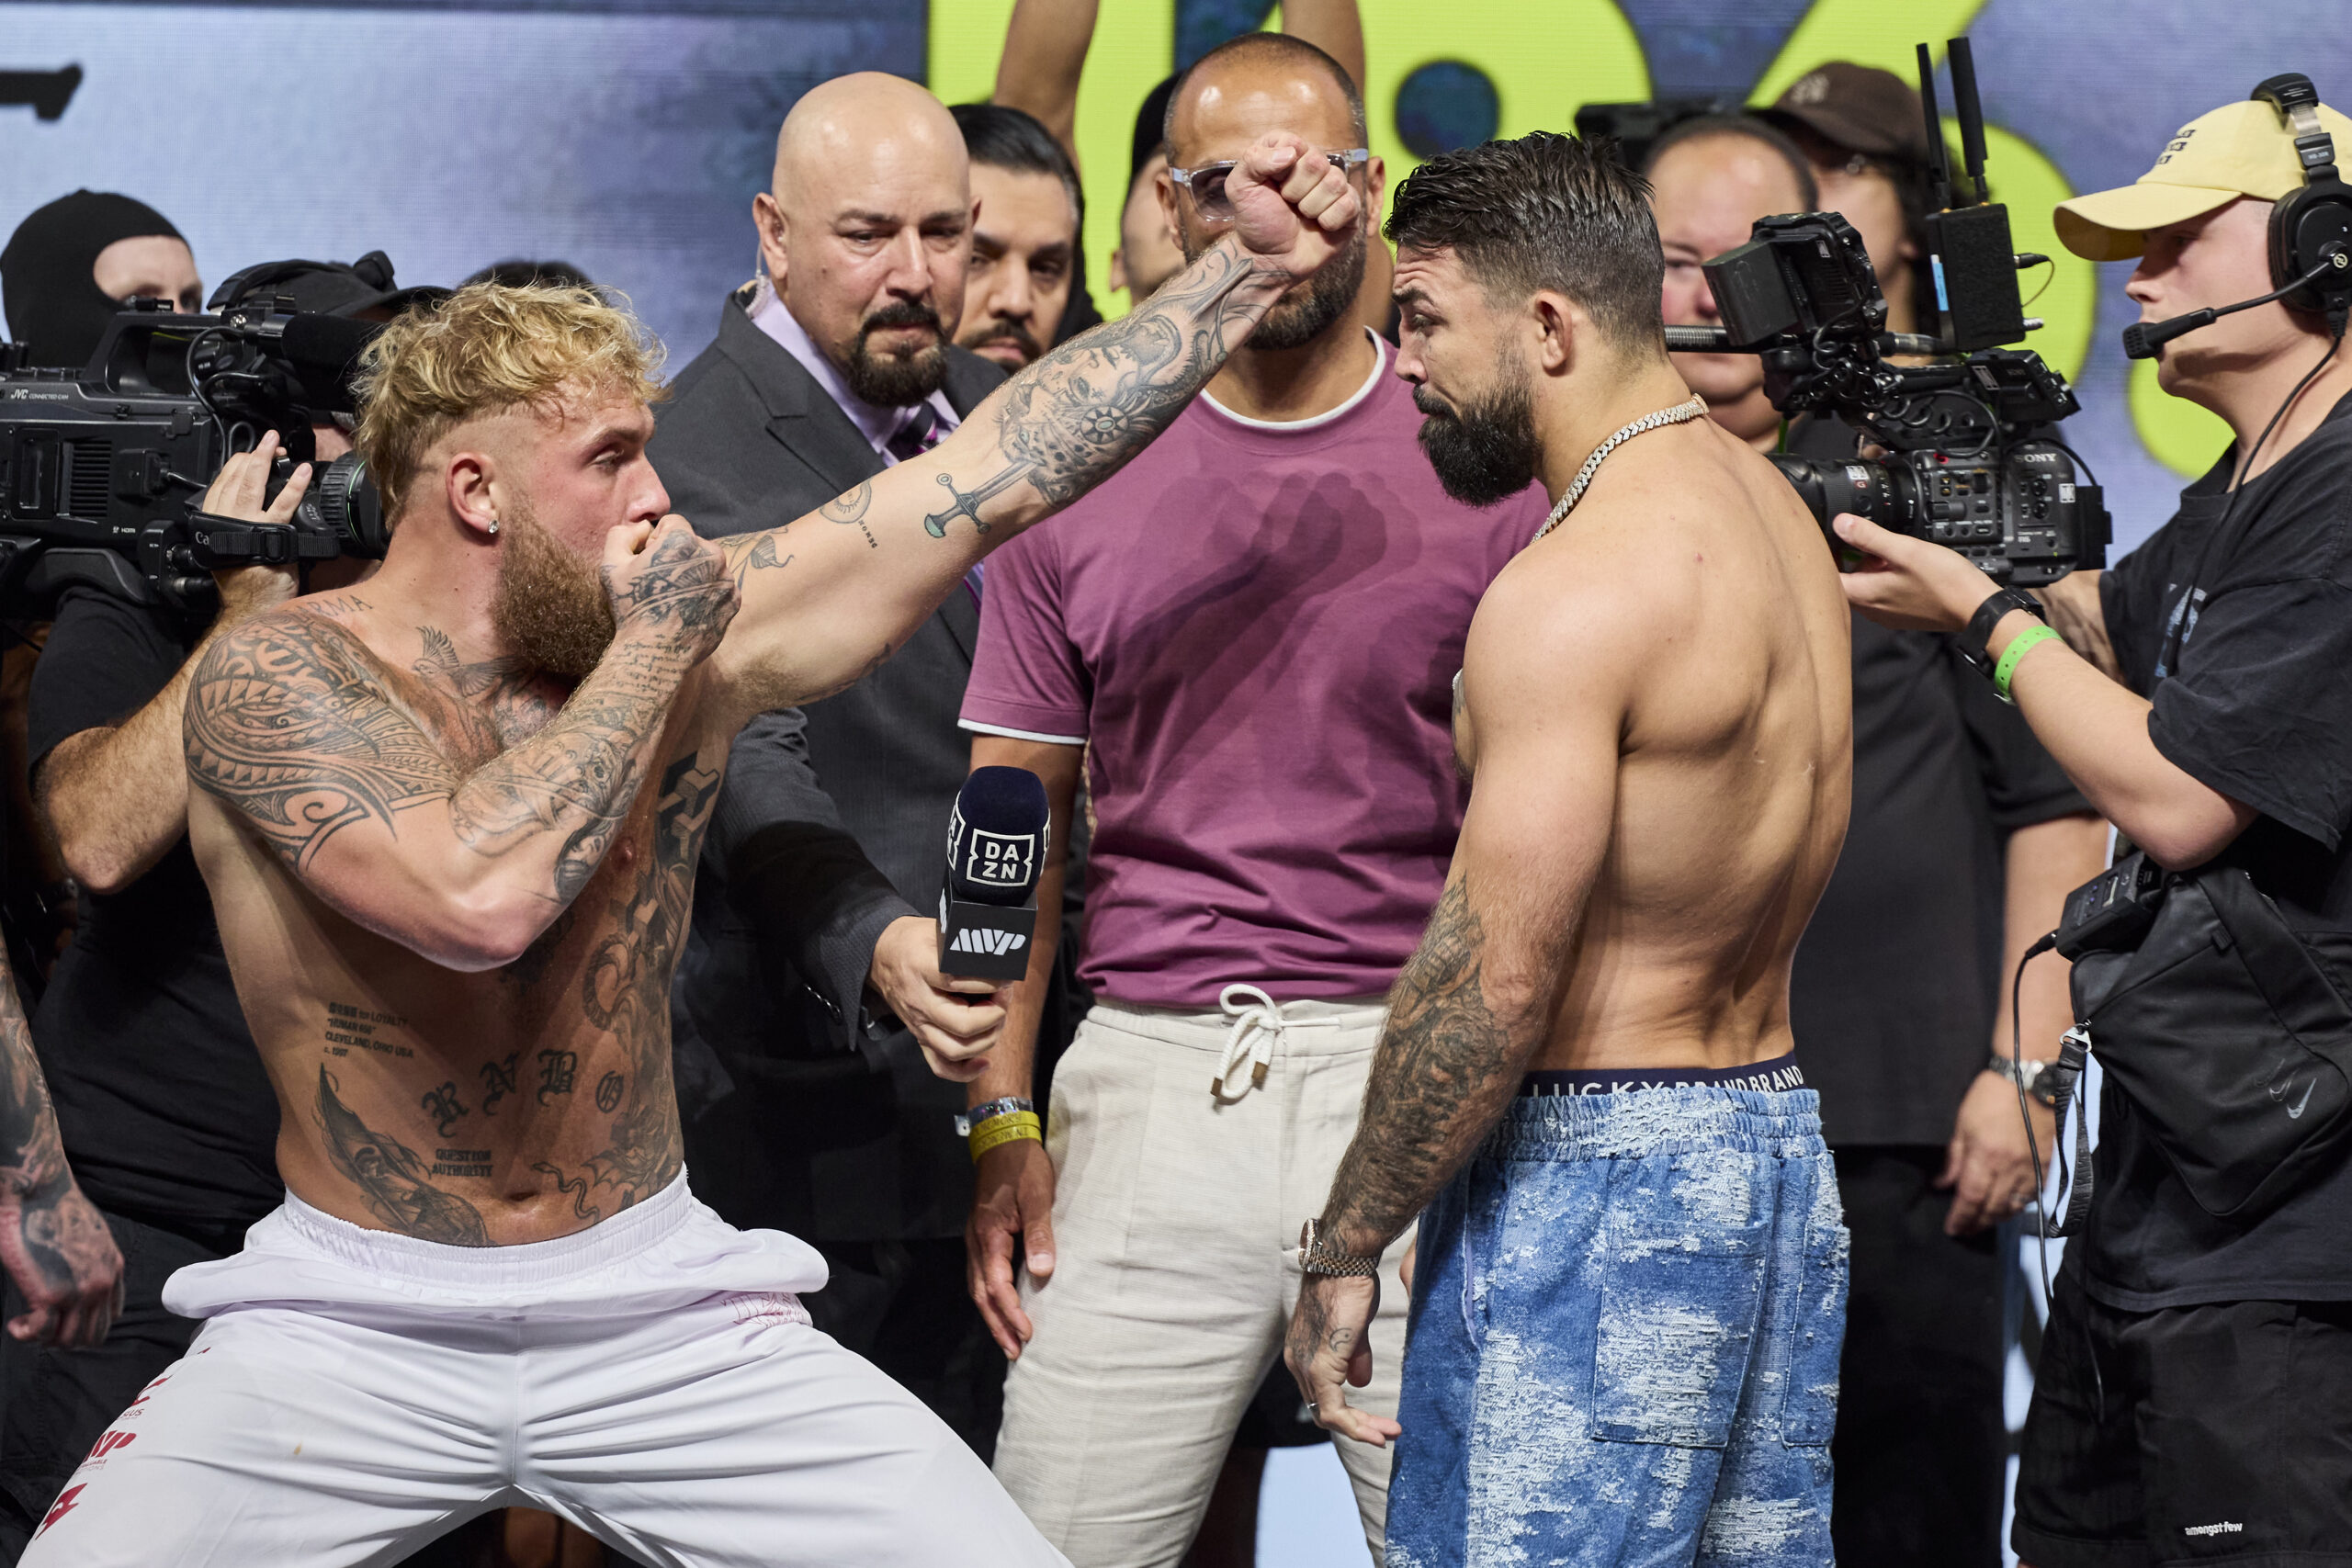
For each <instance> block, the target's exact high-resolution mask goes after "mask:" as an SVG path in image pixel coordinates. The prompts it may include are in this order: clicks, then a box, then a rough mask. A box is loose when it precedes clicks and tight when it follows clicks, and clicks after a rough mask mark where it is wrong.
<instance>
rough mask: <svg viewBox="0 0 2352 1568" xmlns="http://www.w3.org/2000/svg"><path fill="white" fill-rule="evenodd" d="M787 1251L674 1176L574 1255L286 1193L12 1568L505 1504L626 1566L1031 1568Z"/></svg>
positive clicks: (340, 1545)
mask: <svg viewBox="0 0 2352 1568" xmlns="http://www.w3.org/2000/svg"><path fill="white" fill-rule="evenodd" d="M824 1278H825V1265H824V1262H823V1259H822V1258H820V1257H819V1256H818V1255H817V1254H816V1253H815V1252H814V1251H813V1250H812V1249H811V1248H809V1247H807V1246H805V1245H804V1244H802V1243H800V1242H798V1241H796V1240H794V1239H793V1238H791V1237H790V1236H787V1235H781V1234H780V1233H777V1232H774V1231H738V1230H735V1229H734V1228H732V1227H731V1226H729V1225H728V1224H725V1223H724V1222H723V1221H721V1220H720V1219H719V1218H718V1215H716V1214H714V1213H711V1212H710V1211H709V1210H707V1209H706V1208H704V1207H703V1206H702V1205H701V1204H699V1203H697V1202H695V1201H694V1198H693V1196H692V1194H691V1193H689V1192H688V1191H687V1190H686V1183H685V1179H684V1177H681V1178H679V1179H678V1180H677V1181H675V1182H673V1184H672V1185H671V1186H670V1187H669V1188H668V1189H667V1190H664V1191H662V1193H660V1194H659V1195H657V1196H655V1197H654V1198H652V1199H651V1200H650V1201H647V1202H644V1203H641V1204H639V1205H638V1206H637V1207H636V1208H633V1209H629V1210H626V1211H624V1212H623V1213H620V1214H617V1215H616V1216H615V1217H613V1218H612V1219H609V1220H606V1221H605V1222H603V1223H602V1224H597V1225H594V1226H593V1227H591V1228H590V1229H588V1230H585V1231H582V1232H580V1233H579V1234H577V1235H570V1236H565V1237H562V1238H560V1239H559V1240H555V1241H547V1242H537V1243H533V1244H531V1245H528V1246H524V1247H445V1246H441V1245H439V1244H436V1243H433V1242H425V1241H418V1240H415V1239H413V1238H411V1237H407V1236H398V1235H387V1234H385V1233H382V1232H378V1231H369V1230H363V1229H361V1228H360V1227H359V1226H356V1225H353V1224H346V1223H345V1222H344V1221H341V1220H338V1219H335V1218H334V1217H333V1216H331V1215H328V1214H324V1213H320V1212H319V1211H317V1210H315V1209H312V1208H311V1207H310V1206H309V1205H308V1204H305V1203H303V1202H301V1201H300V1200H298V1199H296V1198H293V1197H291V1196H290V1195H289V1196H288V1199H287V1201H286V1206H285V1207H284V1208H282V1209H280V1210H279V1211H277V1213H274V1214H272V1215H270V1216H269V1217H268V1218H266V1219H265V1220H263V1221H262V1222H261V1223H260V1224H257V1225H255V1226H254V1228H253V1230H252V1231H251V1232H250V1233H249V1235H248V1236H247V1240H246V1244H245V1249H244V1251H243V1252H242V1253H240V1254H238V1255H237V1256H236V1257H234V1258H227V1259H224V1260H223V1261H221V1262H219V1263H208V1264H200V1265H198V1266H197V1267H194V1268H191V1269H182V1270H181V1271H180V1272H179V1273H177V1274H175V1275H174V1276H173V1277H172V1279H171V1280H170V1282H169V1283H168V1284H167V1285H166V1286H165V1288H164V1304H165V1305H167V1306H169V1307H170V1308H171V1309H172V1310H173V1311H175V1312H177V1313H181V1314H185V1315H187V1316H192V1317H204V1318H208V1319H209V1322H207V1323H206V1325H205V1326H204V1328H203V1330H202V1331H201V1332H200V1333H199V1334H198V1336H197V1337H196V1342H195V1343H194V1345H192V1346H191V1347H190V1348H189V1350H188V1353H187V1356H186V1357H184V1358H183V1359H181V1360H179V1361H178V1362H176V1363H175V1364H174V1365H173V1366H172V1367H171V1368H170V1370H168V1371H165V1372H164V1373H163V1375H161V1376H160V1377H158V1378H156V1379H155V1381H154V1382H152V1383H150V1384H149V1385H148V1386H147V1389H146V1391H145V1392H144V1393H141V1395H140V1397H139V1398H138V1399H137V1400H135V1401H133V1402H132V1404H131V1405H130V1409H128V1410H126V1411H124V1412H123V1413H122V1415H121V1416H118V1417H117V1418H116V1420H115V1423H114V1425H113V1427H111V1428H109V1429H108V1431H107V1434H106V1435H105V1436H104V1437H102V1438H99V1440H98V1443H97V1446H96V1448H95V1449H94V1450H92V1451H91V1454H90V1457H89V1458H88V1459H87V1460H85V1461H84V1462H83V1465H82V1467H81V1469H79V1470H78V1471H76V1472H74V1476H73V1479H72V1480H71V1481H69V1482H68V1483H66V1486H65V1489H64V1491H63V1492H62V1493H61V1494H60V1495H59V1496H58V1499H57V1501H56V1503H55V1504H54V1505H52V1506H51V1509H50V1512H49V1517H48V1521H47V1523H46V1524H45V1525H44V1526H43V1528H42V1529H41V1531H40V1534H39V1535H37V1536H36V1537H35V1538H34V1540H33V1543H32V1546H31V1548H30V1550H29V1551H27V1553H26V1554H25V1557H24V1562H25V1565H26V1568H117V1565H120V1568H130V1565H132V1564H138V1565H141V1568H161V1565H164V1564H173V1565H177V1564H195V1563H218V1564H222V1565H234V1568H252V1565H254V1564H262V1563H266V1564H268V1565H269V1568H310V1565H312V1564H318V1565H322V1568H323V1565H326V1564H336V1565H343V1564H363V1563H391V1562H399V1561H400V1560H401V1558H403V1557H404V1556H406V1555H407V1554H408V1553H409V1552H410V1551H413V1549H414V1548H415V1547H416V1546H417V1545H419V1544H420V1543H422V1542H424V1541H425V1540H430V1539H431V1538H432V1537H434V1536H436V1535H438V1534H440V1533H442V1532H443V1531H445V1530H447V1529H452V1528H454V1527H455V1526H457V1525H458V1524H460V1523H462V1522H464V1521H465V1520H466V1519H468V1518H470V1517H473V1516H475V1515H477V1514H480V1513H481V1512H483V1511H484V1510H486V1509H489V1508H494V1507H503V1506H507V1505H509V1504H522V1505H527V1506H532V1507H537V1508H544V1509H546V1510H548V1512H550V1513H554V1514H559V1515H560V1516H562V1517H565V1518H568V1519H570V1520H571V1521H572V1522H574V1523H575V1524H578V1525H579V1526H580V1527H581V1528H582V1529H586V1530H588V1531H590V1532H591V1533H593V1534H594V1535H596V1536H598V1537H599V1538H601V1539H602V1540H605V1541H607V1542H609V1543H611V1544H612V1545H614V1546H616V1547H618V1548H620V1549H621V1550H622V1551H627V1552H628V1553H629V1554H630V1555H631V1556H633V1557H636V1558H638V1559H639V1560H640V1561H642V1562H648V1563H652V1564H656V1565H657V1568H672V1565H684V1564H695V1565H701V1564H712V1565H717V1564H744V1565H746V1568H749V1565H751V1564H754V1563H756V1564H762V1565H763V1568H764V1565H768V1564H808V1565H810V1568H816V1565H818V1564H824V1565H827V1568H832V1565H837V1564H850V1563H854V1564H860V1565H864V1564H882V1563H891V1564H905V1565H907V1568H937V1565H941V1564H950V1563H972V1564H991V1565H992V1564H998V1563H1012V1564H1024V1565H1025V1564H1041V1565H1043V1564H1056V1563H1062V1562H1063V1559H1062V1557H1061V1555H1060V1554H1059V1553H1058V1552H1057V1551H1054V1550H1053V1549H1052V1548H1051V1547H1049V1546H1047V1545H1046V1543H1045V1541H1044V1540H1041V1539H1039V1537H1038V1535H1037V1532H1036V1531H1035V1529H1032V1528H1031V1527H1030V1525H1029V1522H1028V1521H1027V1520H1026V1519H1024V1518H1023V1517H1022V1516H1021V1513H1020V1510H1019V1509H1017V1508H1016V1507H1014V1506H1013V1504H1012V1499H1011V1498H1009V1497H1007V1496H1006V1495H1005V1494H1004V1492H1003V1490H1002V1488H1001V1487H1000V1486H998V1484H997V1483H996V1482H995V1481H994V1480H992V1479H991V1478H990V1477H989V1472H988V1471H987V1469H986V1468H985V1467H984V1466H983V1465H982V1464H981V1463H980V1461H978V1459H977V1458H976V1457H974V1455H973V1454H972V1452H971V1450H969V1449H967V1448H966V1447H965V1446H964V1444H963V1443H962V1441H961V1440H959V1439H958V1438H956V1435H955V1434H954V1433H953V1432H951V1431H949V1430H948V1428H947V1427H946V1426H945V1425H944V1424H943V1423H942V1422H941V1421H940V1420H939V1419H938V1418H937V1417H936V1416H933V1415H932V1414H931V1412H930V1411H928V1410H926V1409H925V1408H923V1406H922V1404H921V1403H919V1402H918V1401H917V1400H916V1399H915V1398H914V1396H913V1395H911V1394H910V1393H907V1392H906V1391H904V1390H903V1389H901V1388H899V1385H898V1384H896V1383H894V1382H891V1381H890V1380H889V1379H888V1378H887V1377H885V1376H883V1374H882V1373H880V1372H878V1371H875V1369H874V1368H873V1367H871V1366H870V1365H868V1364H867V1363H866V1362H865V1361H864V1360H863V1359H860V1358H858V1357H857V1356H854V1355H853V1354H851V1353H850V1352H849V1351H847V1350H844V1349H842V1348H841V1347H839V1346H838V1345H836V1344H834V1343H833V1341H832V1340H831V1338H829V1337H826V1336H824V1335H822V1334H820V1333H819V1332H817V1331H816V1330H815V1329H813V1328H811V1327H809V1317H808V1314H807V1313H806V1312H804V1311H803V1310H802V1309H801V1306H800V1303H799V1301H798V1299H797V1295H796V1294H795V1293H794V1292H799V1291H807V1290H813V1289H816V1288H817V1287H819V1286H820V1285H822V1284H823V1283H824Z"/></svg>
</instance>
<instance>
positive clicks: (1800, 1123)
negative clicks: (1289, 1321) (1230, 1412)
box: [1387, 1075, 1847, 1568]
mask: <svg viewBox="0 0 2352 1568" xmlns="http://www.w3.org/2000/svg"><path fill="white" fill-rule="evenodd" d="M1792 1076H1793V1075H1792ZM1846 1253H1847V1235H1846V1227H1845V1225H1844V1224H1843V1219H1842V1211H1841V1209H1840V1207H1839V1204H1838V1181H1837V1173H1836V1170H1835V1168H1834V1167H1833V1166H1832V1165H1831V1163H1830V1156H1829V1151H1828V1149H1827V1147H1826V1145H1824V1144H1823V1142H1822V1138H1821V1118H1820V1100H1819V1097H1818V1096H1816V1095H1815V1092H1814V1091H1813V1090H1811V1089H1802V1088H1799V1089H1776V1090H1757V1089H1736V1088H1725V1087H1720V1086H1717V1085H1713V1084H1704V1085H1693V1084H1684V1085H1677V1086H1673V1087H1666V1088H1657V1089H1639V1090H1635V1091H1633V1092H1621V1093H1600V1094H1581V1095H1574V1094H1571V1095H1544V1096H1535V1095H1524V1094H1523V1095H1521V1097H1520V1098H1519V1099H1517V1100H1514V1101H1513V1102H1512V1105H1511V1109H1510V1111H1509V1112H1508V1113H1507V1114H1506V1115H1505V1117H1504V1120H1503V1122H1501V1124H1500V1125H1499V1126H1498V1127H1497V1128H1496V1130H1495V1132H1494V1134H1492V1135H1491V1136H1490V1137H1489V1138H1488V1140H1487V1144H1486V1145H1485V1147H1484V1148H1483V1149H1482V1150H1481V1151H1480V1153H1479V1155H1478V1156H1477V1157H1476V1159H1474V1160H1473V1161H1472V1162H1471V1163H1470V1164H1469V1165H1468V1166H1466V1167H1465V1168H1464V1169H1463V1170H1462V1172H1461V1173H1460V1174H1459V1175H1457V1176H1456V1177H1455V1178H1454V1179H1453V1182H1451V1183H1450V1184H1449V1185H1448V1186H1447V1187H1446V1188H1445V1189H1444V1190H1442V1192H1440V1193H1439V1195H1438V1197H1437V1199H1436V1201H1434V1202H1432V1203H1431V1204H1430V1207H1429V1209H1428V1211H1427V1212H1426V1213H1424V1214H1423V1215H1422V1216H1421V1230H1420V1242H1419V1258H1418V1260H1417V1268H1418V1273H1417V1276H1416V1278H1415V1280H1414V1284H1415V1290H1414V1294H1413V1306H1412V1316H1411V1326H1410V1328H1409V1330H1408V1338H1407V1342H1406V1351H1405V1382H1404V1396H1403V1401H1402V1404H1401V1406H1400V1408H1399V1409H1398V1411H1397V1419H1398V1420H1399V1421H1400V1422H1401V1423H1402V1424H1403V1426H1404V1428H1405V1435H1404V1437H1403V1438H1401V1439H1399V1441H1398V1443H1397V1463H1396V1472H1395V1477H1394V1479H1393V1481H1392V1482H1391V1483H1390V1486H1389V1495H1388V1559H1387V1560H1388V1568H1489V1565H1499V1564H1514V1565H1516V1564H1563V1565H1569V1564H1572V1565H1575V1568H1604V1565H1615V1564H1634V1563H1639V1564H1642V1565H1644V1568H1652V1565H1659V1568H1663V1565H1669V1564H1685V1563H1691V1564H1702V1565H1707V1568H1729V1565H1732V1564H1738V1565H1740V1568H1799V1565H1803V1568H1822V1565H1824V1564H1827V1563H1829V1562H1831V1561H1832V1552H1831V1549H1830V1544H1829V1498H1830V1468H1829V1435H1830V1428H1831V1427H1832V1426H1833V1425H1834V1424H1835V1421H1836V1417H1837V1405H1838V1348H1839V1346H1840V1343H1841V1342H1842V1340H1843V1339H1844V1337H1845V1325H1846Z"/></svg>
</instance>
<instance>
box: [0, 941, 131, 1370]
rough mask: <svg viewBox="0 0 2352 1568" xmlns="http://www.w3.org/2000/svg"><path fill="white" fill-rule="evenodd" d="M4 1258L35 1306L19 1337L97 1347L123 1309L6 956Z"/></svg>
mask: <svg viewBox="0 0 2352 1568" xmlns="http://www.w3.org/2000/svg"><path fill="white" fill-rule="evenodd" d="M0 1266H5V1267H6V1269H7V1271H8V1278H9V1279H11V1280H15V1281H16V1284H17V1290H19V1291H21V1292H24V1297H25V1303H26V1306H27V1308H28V1310H27V1311H26V1312H25V1313H24V1314H23V1315H21V1316H19V1317H15V1318H11V1319H10V1320H9V1322H8V1334H9V1337H11V1338H16V1339H38V1340H40V1342H41V1343H43V1344H45V1345H60V1346H63V1347H65V1348H69V1349H71V1348H77V1347H80V1346H85V1345H96V1343H98V1341H100V1340H101V1339H104V1338H105V1337H107V1327H108V1326H109V1325H112V1324H113V1322H114V1320H115V1315H116V1314H118V1313H119V1312H121V1311H122V1254H121V1253H120V1252H119V1251H117V1250H116V1248H115V1245H114V1233H113V1232H111V1231H109V1230H107V1223H106V1221H105V1220H104V1219H103V1218H102V1217H100V1215H99V1213H98V1212H97V1210H96V1209H95V1208H93V1207H92V1206H91V1204H90V1201H89V1200H88V1199H87V1198H85V1197H84V1196H82V1189H81V1188H80V1187H79V1186H78V1185H77V1184H76V1183H75V1182H74V1173H73V1171H71V1170H69V1169H68V1168H66V1165H65V1149H64V1146H63V1145H62V1143H60V1141H59V1139H58V1135H57V1113H56V1112H55V1111H52V1110H51V1109H50V1103H49V1086H48V1085H47V1084H46V1083H44V1082H43V1081H42V1080H41V1076H40V1062H39V1061H38V1060H36V1059H35V1057H34V1055H33V1037H32V1032H31V1031H30V1030H29V1029H28V1028H26V1026H25V1010H24V1007H23V1005H22V1004H21V1003H19V1002H18V1001H17V984H16V980H15V978H14V977H13V976H10V975H9V973H8V966H7V964H6V960H0Z"/></svg>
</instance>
